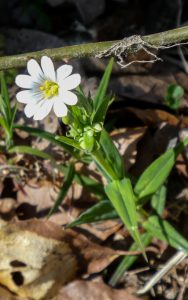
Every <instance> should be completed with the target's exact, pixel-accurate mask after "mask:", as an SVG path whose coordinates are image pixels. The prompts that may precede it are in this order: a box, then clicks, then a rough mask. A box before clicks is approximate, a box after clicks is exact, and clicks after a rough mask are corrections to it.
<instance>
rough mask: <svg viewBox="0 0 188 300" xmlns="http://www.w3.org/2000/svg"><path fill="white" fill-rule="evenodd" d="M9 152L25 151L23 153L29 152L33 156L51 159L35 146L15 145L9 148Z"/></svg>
mask: <svg viewBox="0 0 188 300" xmlns="http://www.w3.org/2000/svg"><path fill="white" fill-rule="evenodd" d="M8 152H9V153H25V154H30V155H34V156H38V157H41V158H44V159H50V160H52V159H53V157H52V156H51V155H49V154H47V153H45V152H43V151H41V150H38V149H36V148H32V147H29V146H15V147H12V148H10V149H9V151H8Z"/></svg>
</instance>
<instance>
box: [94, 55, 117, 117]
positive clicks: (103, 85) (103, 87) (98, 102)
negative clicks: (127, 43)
mask: <svg viewBox="0 0 188 300" xmlns="http://www.w3.org/2000/svg"><path fill="white" fill-rule="evenodd" d="M113 63H114V59H113V58H111V59H110V62H109V64H108V66H107V67H106V70H105V72H104V75H103V77H102V80H101V82H100V85H99V88H98V90H97V94H96V96H95V98H94V100H93V106H94V110H95V115H94V118H95V120H98V117H97V114H100V116H101V112H100V109H102V110H103V111H104V112H105V110H106V109H107V107H108V105H109V102H108V101H110V100H109V99H108V101H107V99H106V100H105V104H103V101H104V97H105V94H106V91H107V88H108V84H109V80H110V75H111V72H112V68H113ZM105 107H106V108H105Z"/></svg>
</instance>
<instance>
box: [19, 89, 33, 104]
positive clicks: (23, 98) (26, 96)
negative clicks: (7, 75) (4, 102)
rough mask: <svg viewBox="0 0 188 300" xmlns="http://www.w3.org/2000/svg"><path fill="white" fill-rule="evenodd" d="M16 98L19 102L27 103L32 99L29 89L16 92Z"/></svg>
mask: <svg viewBox="0 0 188 300" xmlns="http://www.w3.org/2000/svg"><path fill="white" fill-rule="evenodd" d="M16 99H17V100H18V102H21V103H29V102H30V101H33V95H32V93H31V90H25V91H21V92H19V93H17V94H16Z"/></svg>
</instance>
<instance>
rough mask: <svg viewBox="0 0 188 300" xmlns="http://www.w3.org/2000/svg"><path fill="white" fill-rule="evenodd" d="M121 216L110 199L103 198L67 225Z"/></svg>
mask: <svg viewBox="0 0 188 300" xmlns="http://www.w3.org/2000/svg"><path fill="white" fill-rule="evenodd" d="M117 218H119V216H118V214H117V213H116V211H115V209H114V207H113V206H112V204H111V203H110V202H109V200H103V201H100V202H99V203H97V204H95V205H93V206H92V207H91V208H89V209H87V210H86V211H85V212H83V213H82V214H81V215H80V216H79V217H78V218H77V219H76V220H75V221H73V222H72V223H70V224H69V225H68V226H67V227H69V228H70V227H73V226H78V225H81V224H85V223H92V222H99V221H104V220H112V219H117Z"/></svg>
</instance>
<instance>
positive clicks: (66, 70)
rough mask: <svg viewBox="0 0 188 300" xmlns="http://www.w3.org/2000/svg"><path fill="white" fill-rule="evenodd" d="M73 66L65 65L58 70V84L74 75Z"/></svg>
mask: <svg viewBox="0 0 188 300" xmlns="http://www.w3.org/2000/svg"><path fill="white" fill-rule="evenodd" d="M72 69H73V67H72V66H71V65H63V66H61V67H59V68H58V69H57V82H61V81H62V80H63V79H65V78H66V77H68V76H69V75H70V74H71V73H72Z"/></svg>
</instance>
